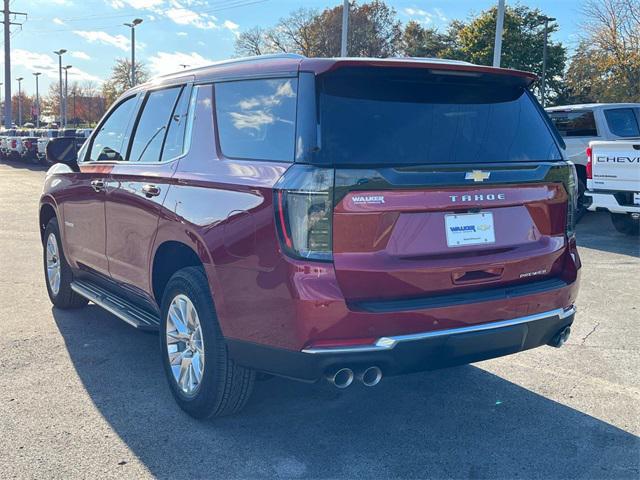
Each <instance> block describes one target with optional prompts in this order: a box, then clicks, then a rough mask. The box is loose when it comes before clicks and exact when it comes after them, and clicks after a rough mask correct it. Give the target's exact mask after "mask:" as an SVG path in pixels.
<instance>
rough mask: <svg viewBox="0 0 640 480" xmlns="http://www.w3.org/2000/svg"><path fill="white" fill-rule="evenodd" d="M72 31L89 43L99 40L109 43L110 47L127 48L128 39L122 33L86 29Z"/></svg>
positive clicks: (128, 44) (125, 49) (126, 49)
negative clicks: (112, 33)
mask: <svg viewBox="0 0 640 480" xmlns="http://www.w3.org/2000/svg"><path fill="white" fill-rule="evenodd" d="M73 33H75V34H76V35H78V36H80V37H82V38H84V39H85V40H86V41H88V42H89V43H94V42H99V43H103V44H105V45H111V46H112V47H116V48H119V49H120V50H124V51H128V50H129V46H130V42H129V39H128V38H127V37H125V36H124V35H120V34H118V35H109V34H108V33H106V32H98V31H87V30H74V31H73Z"/></svg>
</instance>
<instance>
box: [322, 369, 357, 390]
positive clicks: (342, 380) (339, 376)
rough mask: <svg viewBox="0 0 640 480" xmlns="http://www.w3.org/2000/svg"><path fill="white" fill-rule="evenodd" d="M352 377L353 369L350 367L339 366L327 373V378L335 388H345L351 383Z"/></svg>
mask: <svg viewBox="0 0 640 480" xmlns="http://www.w3.org/2000/svg"><path fill="white" fill-rule="evenodd" d="M353 377H354V375H353V370H351V369H350V368H341V369H339V370H336V371H335V372H334V373H333V374H329V375H327V380H329V382H331V383H333V385H334V386H335V387H337V388H347V387H348V386H349V385H351V384H352V383H353Z"/></svg>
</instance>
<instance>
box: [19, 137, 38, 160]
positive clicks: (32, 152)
mask: <svg viewBox="0 0 640 480" xmlns="http://www.w3.org/2000/svg"><path fill="white" fill-rule="evenodd" d="M23 135H24V136H23V137H22V138H21V139H20V141H21V142H22V149H21V150H20V158H21V159H22V160H23V161H26V162H30V163H39V159H38V134H37V132H35V131H33V130H27V131H25V132H23Z"/></svg>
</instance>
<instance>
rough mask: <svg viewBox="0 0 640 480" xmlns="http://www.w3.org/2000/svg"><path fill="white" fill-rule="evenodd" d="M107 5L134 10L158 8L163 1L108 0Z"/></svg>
mask: <svg viewBox="0 0 640 480" xmlns="http://www.w3.org/2000/svg"><path fill="white" fill-rule="evenodd" d="M107 3H108V4H109V5H111V7H113V8H124V7H131V8H135V9H136V10H143V9H150V8H154V7H159V6H160V5H162V4H163V3H164V0H108V1H107Z"/></svg>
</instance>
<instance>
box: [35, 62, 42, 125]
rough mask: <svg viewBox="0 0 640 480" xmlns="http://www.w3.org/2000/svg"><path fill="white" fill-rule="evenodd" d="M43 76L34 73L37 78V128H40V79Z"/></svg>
mask: <svg viewBox="0 0 640 480" xmlns="http://www.w3.org/2000/svg"><path fill="white" fill-rule="evenodd" d="M40 75H42V74H41V73H40V72H33V76H34V77H36V128H40V89H39V88H38V77H39V76H40Z"/></svg>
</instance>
